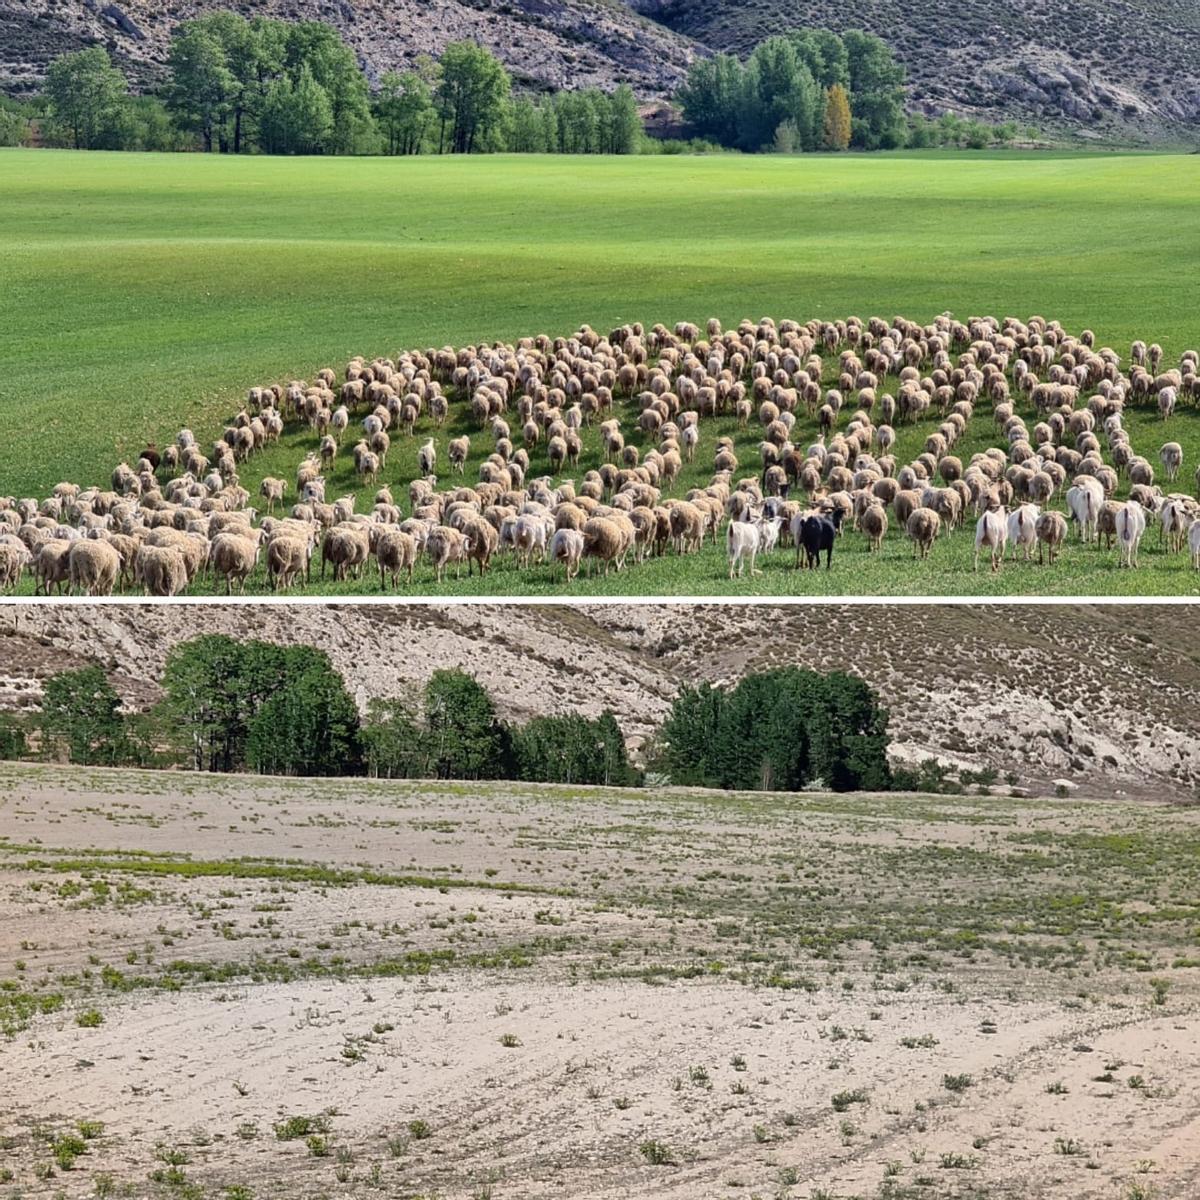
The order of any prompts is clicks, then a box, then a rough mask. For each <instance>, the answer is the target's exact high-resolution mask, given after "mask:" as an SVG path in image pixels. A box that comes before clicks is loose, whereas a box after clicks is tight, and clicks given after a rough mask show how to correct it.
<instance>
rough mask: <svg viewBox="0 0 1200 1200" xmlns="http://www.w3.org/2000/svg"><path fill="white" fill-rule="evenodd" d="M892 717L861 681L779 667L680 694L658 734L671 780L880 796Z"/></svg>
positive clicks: (887, 774)
mask: <svg viewBox="0 0 1200 1200" xmlns="http://www.w3.org/2000/svg"><path fill="white" fill-rule="evenodd" d="M887 723H888V713H887V710H886V709H885V708H882V707H881V706H880V704H879V698H878V697H877V696H876V695H875V693H874V692H873V691H872V690H871V689H870V688H869V687H868V686H867V685H866V684H865V683H864V682H863V681H862V680H861V679H856V678H855V677H854V676H852V675H845V674H842V673H841V672H837V671H835V672H832V673H830V674H820V673H818V672H816V671H806V670H802V669H801V668H798V667H783V668H780V669H779V670H774V671H765V672H762V673H760V674H757V675H748V676H746V678H744V679H743V680H742V681H741V682H740V683H738V684H737V686H736V687H734V688H732V689H725V688H720V687H712V686H710V685H709V684H701V685H700V686H699V687H694V688H685V689H684V690H683V691H682V692H681V693H680V694H679V696H678V698H677V699H676V701H675V703H674V705H673V706H672V708H671V713H670V716H669V717H668V718H667V720H666V722H665V723H664V725H663V727H662V730H661V731H660V735H659V747H658V757H659V760H660V763H661V767H662V770H663V771H664V772H665V774H666V775H667V776H669V778H670V779H671V781H672V782H673V783H682V784H692V785H695V786H699V787H716V788H730V789H751V790H754V789H760V790H763V791H798V790H800V789H802V788H805V787H808V786H819V787H822V788H826V789H829V790H832V791H837V792H848V791H860V790H868V791H871V790H886V789H888V788H890V787H891V785H892V780H891V771H890V770H889V768H888V760H887V748H888V733H887Z"/></svg>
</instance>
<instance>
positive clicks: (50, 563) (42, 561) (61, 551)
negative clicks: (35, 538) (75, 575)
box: [33, 537, 74, 596]
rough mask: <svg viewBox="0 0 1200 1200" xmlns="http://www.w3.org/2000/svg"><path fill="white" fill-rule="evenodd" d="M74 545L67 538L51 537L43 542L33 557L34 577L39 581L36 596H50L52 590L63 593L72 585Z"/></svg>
mask: <svg viewBox="0 0 1200 1200" xmlns="http://www.w3.org/2000/svg"><path fill="white" fill-rule="evenodd" d="M73 544H74V543H73V542H71V541H70V540H68V539H66V538H55V537H51V538H49V539H48V540H46V541H44V542H42V544H41V545H40V546H39V547H38V548H37V550H36V551H35V552H34V555H33V577H34V579H35V580H37V584H36V586H35V588H34V594H35V595H37V594H38V592H41V593H42V594H43V595H46V596H48V595H50V588H51V587H53V588H54V590H55V591H56V592H61V591H62V589H63V585H64V584H66V585H68V586H69V585H70V554H71V546H72V545H73Z"/></svg>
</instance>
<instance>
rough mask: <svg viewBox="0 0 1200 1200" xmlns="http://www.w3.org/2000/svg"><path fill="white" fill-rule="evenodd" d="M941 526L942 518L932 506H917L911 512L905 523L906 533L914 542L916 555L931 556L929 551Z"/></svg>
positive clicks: (920, 556) (914, 554)
mask: <svg viewBox="0 0 1200 1200" xmlns="http://www.w3.org/2000/svg"><path fill="white" fill-rule="evenodd" d="M902 494H903V493H902ZM941 528H942V519H941V517H939V516H938V515H937V513H935V512H934V511H933V509H932V508H917V509H914V510H913V511H912V512H911V513H910V514H909V517H908V520H907V522H906V523H905V533H906V534H907V535H908V538H909V540H910V541H911V542H912V543H913V556H914V557H919V558H928V557H929V551H930V549H931V548H932V546H933V543H934V542H935V541H936V540H937V536H938V534H939V533H940V532H941Z"/></svg>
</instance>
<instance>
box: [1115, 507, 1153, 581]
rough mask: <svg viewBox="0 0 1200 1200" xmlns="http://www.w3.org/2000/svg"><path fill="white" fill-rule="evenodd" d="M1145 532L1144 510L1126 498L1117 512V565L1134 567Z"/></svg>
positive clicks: (1136, 563)
mask: <svg viewBox="0 0 1200 1200" xmlns="http://www.w3.org/2000/svg"><path fill="white" fill-rule="evenodd" d="M1145 532H1146V510H1145V509H1144V508H1142V506H1141V505H1140V504H1137V503H1136V502H1135V501H1133V500H1127V501H1126V502H1125V504H1124V505H1122V507H1121V511H1120V512H1119V513H1117V550H1118V559H1117V563H1118V566H1122V567H1136V566H1137V565H1138V561H1137V552H1138V547H1139V546H1140V545H1141V542H1142V535H1143V534H1144V533H1145Z"/></svg>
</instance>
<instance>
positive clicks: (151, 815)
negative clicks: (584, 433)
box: [0, 766, 1200, 1200]
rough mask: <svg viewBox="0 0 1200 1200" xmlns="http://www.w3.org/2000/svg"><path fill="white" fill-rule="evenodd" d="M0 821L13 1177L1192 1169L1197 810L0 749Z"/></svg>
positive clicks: (590, 1185)
mask: <svg viewBox="0 0 1200 1200" xmlns="http://www.w3.org/2000/svg"><path fill="white" fill-rule="evenodd" d="M0 831H2V833H3V835H4V838H3V841H0V1027H2V1028H3V1031H4V1032H3V1035H0V1079H2V1080H3V1091H2V1096H3V1108H2V1112H0V1136H2V1137H3V1139H4V1141H3V1143H2V1145H3V1150H0V1174H3V1177H4V1180H5V1182H4V1184H3V1185H0V1196H2V1197H5V1198H7V1197H9V1196H18V1195H19V1196H28V1197H34V1196H47V1197H49V1196H58V1195H63V1196H68V1197H77V1196H78V1197H91V1196H120V1195H127V1196H136V1197H143V1196H145V1197H157V1196H164V1197H165V1196H184V1197H186V1196H192V1197H198V1196H204V1197H222V1198H226V1200H245V1197H247V1196H257V1197H324V1196H328V1197H350V1196H354V1197H357V1196H375V1195H382V1196H395V1197H422V1198H428V1197H432V1196H438V1197H444V1198H447V1200H450V1198H457V1197H463V1198H478V1197H494V1198H495V1200H502V1198H507V1197H512V1198H517V1197H597V1198H606V1200H607V1198H612V1200H616V1198H618V1197H621V1198H625V1197H643V1196H645V1197H650V1196H654V1197H678V1198H679V1200H683V1198H685V1197H686V1198H688V1200H691V1198H693V1197H721V1198H726V1197H729V1198H732V1197H751V1196H758V1197H772V1198H773V1197H787V1196H793V1197H799V1198H805V1200H807V1198H809V1197H825V1198H826V1200H828V1198H829V1197H839V1198H842V1197H850V1196H858V1197H870V1198H872V1200H877V1198H889V1197H890V1198H892V1200H899V1198H902V1197H932V1198H950V1197H977V1198H978V1197H984V1196H986V1197H991V1198H997V1197H1018V1196H1019V1197H1034V1196H1054V1197H1081V1198H1082V1197H1096V1198H1097V1200H1099V1198H1102V1197H1104V1198H1113V1197H1126V1198H1127V1200H1135V1198H1138V1197H1141V1198H1143V1200H1144V1198H1146V1197H1150V1196H1153V1197H1156V1198H1158V1200H1173V1198H1178V1200H1182V1198H1184V1197H1194V1196H1195V1195H1197V1189H1200V1037H1198V1036H1197V1035H1198V1033H1200V1019H1198V1015H1197V1008H1196V1000H1197V995H1198V990H1197V984H1196V981H1195V976H1196V974H1197V972H1196V968H1197V967H1200V948H1198V946H1197V930H1198V927H1200V902H1198V901H1200V887H1198V886H1197V885H1198V884H1200V878H1198V876H1200V854H1198V851H1200V814H1197V813H1196V812H1195V811H1194V810H1190V809H1186V808H1178V807H1167V806H1162V805H1153V804H1134V803H1131V802H1114V801H1103V800H1084V799H1071V800H1041V801H1030V800H1015V799H1011V798H1003V799H1002V798H998V797H956V798H950V797H917V796H896V795H892V796H862V797H847V796H822V795H803V796H770V797H768V796H762V795H726V794H719V793H701V792H683V791H668V792H652V791H650V792H633V791H627V792H621V791H612V792H608V791H603V790H599V789H574V790H572V789H565V788H554V787H533V786H525V785H471V784H447V783H404V784H390V783H382V782H372V781H365V780H353V781H337V782H325V781H314V780H302V781H292V780H260V779H256V778H247V777H226V778H217V777H211V776H193V775H181V774H166V773H163V774H157V775H156V774H149V773H138V772H126V771H121V772H113V771H87V770H81V769H68V768H61V767H30V766H23V767H14V766H4V767H0ZM301 1118H307V1122H306V1121H305V1120H302V1119H301ZM80 1131H82V1132H80ZM72 1139H74V1141H73V1140H72ZM72 1146H74V1151H75V1152H74V1153H73V1152H72ZM64 1167H65V1168H66V1169H64Z"/></svg>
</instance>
